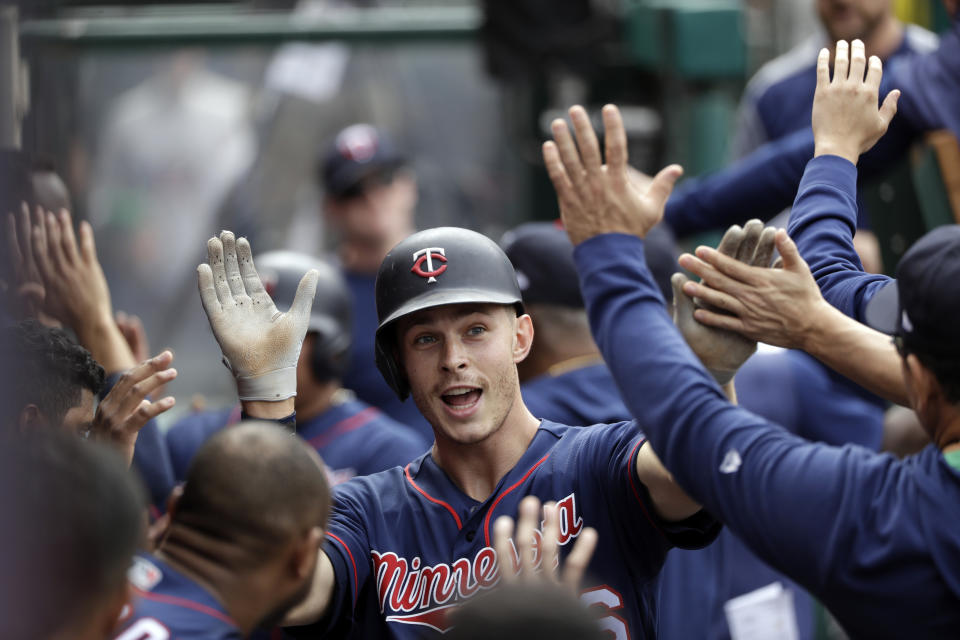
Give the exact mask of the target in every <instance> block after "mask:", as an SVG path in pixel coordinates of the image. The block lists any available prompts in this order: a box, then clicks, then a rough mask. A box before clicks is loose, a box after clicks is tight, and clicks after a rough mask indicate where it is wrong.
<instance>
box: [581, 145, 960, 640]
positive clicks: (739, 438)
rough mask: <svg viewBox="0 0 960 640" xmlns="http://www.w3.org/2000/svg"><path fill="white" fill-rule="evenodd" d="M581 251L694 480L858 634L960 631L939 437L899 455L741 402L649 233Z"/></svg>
mask: <svg viewBox="0 0 960 640" xmlns="http://www.w3.org/2000/svg"><path fill="white" fill-rule="evenodd" d="M817 160H819V158H818V159H815V160H814V161H813V162H816V161H817ZM574 258H575V260H576V262H577V266H578V269H579V272H580V282H581V289H582V291H583V295H584V299H585V300H586V302H587V310H588V314H589V316H590V324H591V327H592V328H593V330H594V337H595V338H596V341H597V345H598V346H599V347H600V351H601V353H603V355H604V358H605V359H606V361H607V364H608V365H609V367H610V371H611V372H612V373H613V377H614V379H615V380H616V381H617V383H618V385H619V386H620V387H621V391H622V395H623V398H624V401H625V402H626V404H627V406H628V407H629V408H630V410H631V413H633V414H634V415H635V416H637V419H638V420H642V421H643V423H644V424H645V425H648V426H647V427H646V431H647V433H648V434H649V436H650V441H651V444H652V445H653V446H654V447H655V449H656V451H657V454H658V455H659V457H660V459H661V460H662V461H663V463H664V465H665V466H666V467H667V469H669V470H670V471H671V472H672V473H673V476H674V478H676V480H677V482H678V483H679V484H680V486H682V487H684V488H685V489H686V490H687V492H688V493H689V494H690V495H691V496H692V497H693V498H694V499H696V500H698V501H700V502H701V504H703V505H704V507H705V508H706V509H709V510H710V511H711V512H712V513H714V514H716V515H717V517H719V518H720V519H722V520H723V522H724V523H726V524H727V525H728V526H729V527H730V529H731V530H732V531H733V532H735V533H736V534H737V535H738V536H739V537H740V538H741V539H742V540H743V541H744V542H746V543H747V544H748V545H749V546H750V548H751V549H752V550H753V551H755V552H756V553H757V554H758V555H759V556H760V557H761V558H763V559H764V560H766V561H767V562H769V563H770V565H771V566H773V567H775V568H777V569H779V570H781V571H783V572H784V573H786V574H787V575H789V576H791V577H792V578H793V579H795V580H796V581H797V582H798V583H800V584H801V585H803V586H804V587H806V588H807V589H809V590H810V592H811V593H813V594H814V595H815V596H817V597H818V598H819V599H820V600H821V601H822V602H823V604H824V605H825V606H826V607H827V608H829V609H830V611H831V612H832V613H833V614H834V615H835V616H836V618H837V620H838V621H839V622H840V624H841V625H842V626H843V627H844V629H846V631H847V632H849V633H850V635H851V636H853V637H864V638H906V637H924V638H951V637H956V632H957V629H958V628H960V570H958V567H960V528H958V527H957V522H956V516H955V514H956V513H958V511H960V469H958V468H955V467H954V466H952V464H951V461H950V460H948V459H947V458H946V457H945V456H944V455H943V454H941V453H940V452H939V451H938V450H937V449H936V448H935V447H933V446H930V447H928V448H926V449H924V450H923V451H922V452H921V453H920V454H918V455H915V456H911V457H908V458H905V459H903V460H898V459H896V458H894V457H893V456H890V455H882V454H877V453H875V452H873V451H870V450H869V449H866V448H864V447H860V446H856V445H846V446H843V447H834V446H830V445H827V444H824V443H819V442H809V441H807V440H804V439H802V438H800V437H798V436H796V435H794V434H791V433H789V432H787V431H786V430H785V429H783V428H781V427H780V426H778V425H775V424H772V423H770V422H769V421H767V420H765V419H764V418H761V417H759V416H757V415H755V414H753V413H751V412H749V411H747V410H746V409H744V408H742V407H738V406H735V405H732V404H730V402H729V401H728V400H727V398H726V396H724V394H723V392H722V391H721V389H720V388H719V387H718V386H717V384H716V383H715V382H714V380H713V378H711V377H710V375H709V374H708V373H707V372H706V371H705V370H704V369H703V366H702V365H701V364H700V362H699V361H698V360H697V358H696V356H695V355H694V354H693V353H692V352H691V351H690V349H689V347H688V346H687V345H686V343H685V342H684V341H683V338H682V337H681V336H680V334H679V333H678V332H677V330H676V328H675V327H674V326H673V322H672V321H671V320H670V318H669V316H668V315H667V313H666V310H665V309H664V303H663V298H662V296H661V295H660V291H659V289H658V288H657V286H656V284H655V283H654V281H653V278H652V277H651V275H650V273H649V270H648V268H647V266H646V264H645V262H644V259H643V241H642V240H641V239H639V238H637V237H635V236H630V235H625V234H613V233H611V234H604V235H600V236H597V237H594V238H591V239H589V240H586V241H584V242H583V243H581V244H580V245H578V246H577V248H576V249H575V250H574ZM955 464H957V466H960V462H957V463H955Z"/></svg>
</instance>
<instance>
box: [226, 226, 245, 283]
mask: <svg viewBox="0 0 960 640" xmlns="http://www.w3.org/2000/svg"><path fill="white" fill-rule="evenodd" d="M220 244H222V245H223V266H224V272H225V274H226V277H227V286H229V287H230V294H231V295H232V296H233V297H234V299H237V298H240V297H241V296H246V295H247V292H246V290H245V289H244V286H243V278H242V277H241V276H240V265H239V263H238V262H237V242H236V239H235V238H234V236H233V233H232V232H231V231H221V232H220Z"/></svg>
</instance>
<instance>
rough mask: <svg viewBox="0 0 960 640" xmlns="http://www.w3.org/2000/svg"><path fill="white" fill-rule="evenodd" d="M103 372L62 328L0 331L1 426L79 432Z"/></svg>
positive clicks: (28, 325) (29, 323)
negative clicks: (60, 429)
mask: <svg viewBox="0 0 960 640" xmlns="http://www.w3.org/2000/svg"><path fill="white" fill-rule="evenodd" d="M103 380H104V372H103V367H101V366H100V365H99V364H97V362H96V361H95V360H94V359H93V357H92V356H91V355H90V352H89V351H87V350H86V349H84V348H83V347H81V346H80V345H79V344H77V343H76V342H74V341H73V340H72V339H71V338H70V336H68V335H67V334H66V332H64V331H63V330H61V329H52V328H50V327H45V326H43V325H42V324H40V323H38V322H36V321H35V320H24V321H22V322H19V323H17V324H15V325H11V326H8V327H3V328H2V329H0V428H2V429H3V430H6V431H13V432H21V433H23V432H26V431H30V430H33V429H36V428H61V427H62V428H63V429H64V430H66V431H71V432H73V433H78V434H81V435H82V434H84V433H85V432H86V431H87V430H89V428H90V423H91V421H92V420H93V398H94V396H95V395H96V394H97V393H98V392H99V391H100V387H102V386H103Z"/></svg>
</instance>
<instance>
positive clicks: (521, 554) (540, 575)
mask: <svg viewBox="0 0 960 640" xmlns="http://www.w3.org/2000/svg"><path fill="white" fill-rule="evenodd" d="M541 513H542V516H543V521H542V524H543V529H542V533H541V532H540V531H538V528H539V526H540V524H541V519H540V518H541ZM511 537H512V538H513V541H512V542H511ZM559 540H560V514H559V513H558V512H557V505H556V504H555V503H553V502H548V503H547V504H545V505H543V509H542V510H541V508H540V500H538V499H537V498H536V497H535V496H527V497H526V498H524V499H523V500H522V501H520V508H519V518H518V520H517V530H516V532H514V530H513V519H512V518H511V517H510V516H500V517H499V518H497V520H496V521H495V522H494V524H493V548H494V550H495V551H496V552H497V558H498V560H499V562H500V579H501V581H502V582H501V584H511V583H514V582H518V581H523V582H537V583H544V584H555V585H559V586H563V587H564V588H567V589H569V590H570V591H571V592H572V593H574V594H576V593H577V592H578V589H579V587H580V583H581V581H582V580H583V575H584V573H585V572H586V570H587V566H588V565H589V564H590V558H592V557H593V552H594V550H595V549H596V548H597V531H596V529H593V528H592V527H585V528H584V529H583V531H581V532H580V536H579V537H578V538H577V541H576V542H575V543H574V545H573V548H572V549H571V550H570V554H569V555H568V556H567V558H566V560H565V561H564V563H563V569H560V568H559V563H560V552H559V548H560V543H559ZM507 558H509V559H510V561H509V562H507V561H506V559H507Z"/></svg>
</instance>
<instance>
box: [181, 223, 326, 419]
mask: <svg viewBox="0 0 960 640" xmlns="http://www.w3.org/2000/svg"><path fill="white" fill-rule="evenodd" d="M207 263H208V264H201V265H200V266H198V267H197V279H198V283H199V287H200V300H201V301H202V302H203V310H204V311H205V312H206V314H207V319H208V320H209V321H210V328H211V329H212V330H213V335H214V337H215V338H216V339H217V343H219V345H220V350H221V352H222V353H223V362H224V364H226V365H227V368H228V369H230V371H232V372H233V375H234V377H235V378H236V381H237V391H238V392H239V394H240V399H241V400H265V401H277V400H285V399H287V398H291V397H293V396H295V395H297V359H298V358H299V357H300V347H301V345H302V344H303V338H304V336H305V335H306V333H307V323H308V321H309V319H310V308H311V305H312V304H313V294H314V293H315V292H316V289H317V278H318V277H319V274H318V273H317V272H316V271H315V270H312V269H311V270H310V271H308V272H307V274H306V275H304V276H303V279H302V280H300V285H299V286H298V287H297V295H296V296H295V297H294V299H293V304H292V305H291V307H290V310H289V311H287V312H286V313H280V312H279V311H277V307H276V306H275V305H274V304H273V300H271V299H270V296H269V295H268V294H267V292H266V290H265V289H264V288H263V283H262V282H261V281H260V276H259V275H258V274H257V270H256V268H255V267H254V265H253V256H252V255H251V251H250V244H249V243H248V242H247V240H246V238H240V239H239V240H235V239H234V236H233V233H231V232H229V231H223V232H222V233H221V234H220V237H219V238H210V239H209V240H208V241H207Z"/></svg>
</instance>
